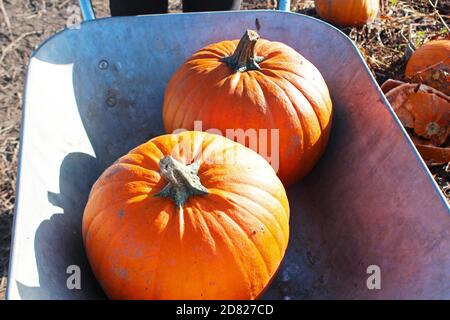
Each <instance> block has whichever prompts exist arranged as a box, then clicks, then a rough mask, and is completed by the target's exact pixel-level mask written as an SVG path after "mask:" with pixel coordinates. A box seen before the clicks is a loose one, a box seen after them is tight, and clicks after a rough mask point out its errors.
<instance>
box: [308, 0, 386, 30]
mask: <svg viewBox="0 0 450 320" xmlns="http://www.w3.org/2000/svg"><path fill="white" fill-rule="evenodd" d="M314 3H315V6H316V11H317V14H318V15H319V16H320V17H321V18H322V19H324V20H326V21H328V22H330V23H332V24H334V25H338V26H341V27H355V26H360V25H364V24H366V23H369V22H371V21H373V20H374V19H375V18H376V16H377V14H378V11H379V10H380V0H315V1H314Z"/></svg>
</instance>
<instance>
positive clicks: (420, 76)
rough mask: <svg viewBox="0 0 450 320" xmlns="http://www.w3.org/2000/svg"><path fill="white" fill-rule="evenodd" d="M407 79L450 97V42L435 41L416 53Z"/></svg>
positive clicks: (413, 55) (409, 67)
mask: <svg viewBox="0 0 450 320" xmlns="http://www.w3.org/2000/svg"><path fill="white" fill-rule="evenodd" d="M405 78H406V79H408V80H409V81H411V82H415V83H424V84H427V85H429V86H431V87H433V88H435V89H437V90H440V91H442V92H443V93H445V94H446V95H450V40H433V41H430V42H428V43H426V44H424V45H422V46H421V47H419V48H418V49H417V50H416V51H414V53H413V54H412V56H411V58H410V59H409V60H408V63H407V65H406V70H405Z"/></svg>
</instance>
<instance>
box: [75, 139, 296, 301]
mask: <svg viewBox="0 0 450 320" xmlns="http://www.w3.org/2000/svg"><path fill="white" fill-rule="evenodd" d="M288 221H289V205H288V200H287V197H286V193H285V191H284V188H283V185H282V183H281V181H280V180H279V179H278V178H277V176H276V175H275V172H274V171H273V169H272V168H271V167H270V165H269V164H268V163H267V162H266V161H265V160H264V159H263V158H262V157H261V156H259V155H258V154H256V153H255V152H253V151H252V150H250V149H248V148H245V147H244V146H242V145H240V144H238V143H236V142H233V141H231V140H228V139H226V138H224V137H221V136H218V135H213V134H208V133H203V132H195V133H194V132H183V133H180V134H172V135H164V136H160V137H157V138H154V139H152V140H150V141H149V142H147V143H144V144H143V145H141V146H139V147H137V148H135V149H134V150H132V151H130V153H128V154H127V155H125V156H123V157H121V158H120V159H119V160H117V161H116V162H115V163H114V164H113V165H112V166H111V167H109V168H108V169H107V170H106V171H105V172H104V173H103V174H102V175H101V177H100V178H99V179H98V180H97V182H96V183H95V184H94V186H93V188H92V191H91V193H90V196H89V200H88V203H87V206H86V208H85V212H84V216H83V239H84V243H85V247H86V251H87V255H88V258H89V261H90V264H91V266H92V269H93V271H94V274H95V275H96V277H97V279H98V280H99V282H100V283H101V285H102V287H103V288H104V290H105V292H106V293H107V295H108V296H109V297H110V298H113V299H254V298H256V297H258V296H259V295H260V294H261V292H262V291H263V290H264V289H265V287H266V286H267V285H268V283H269V282H270V280H271V279H272V277H273V276H274V274H275V272H276V270H277V268H278V267H279V265H280V262H281V260H282V258H283V255H284V253H285V250H286V246H287V243H288V237H289V222H288Z"/></svg>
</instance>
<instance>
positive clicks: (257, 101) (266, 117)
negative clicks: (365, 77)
mask: <svg viewBox="0 0 450 320" xmlns="http://www.w3.org/2000/svg"><path fill="white" fill-rule="evenodd" d="M258 39H259V35H258V34H257V33H256V32H255V31H251V30H248V31H247V32H246V33H245V34H244V36H243V37H242V39H241V40H240V41H237V40H234V41H222V42H219V43H216V44H212V45H209V46H207V47H205V48H203V49H201V50H200V51H198V52H196V53H195V54H194V55H193V56H192V57H190V58H189V59H188V60H187V61H186V62H185V63H184V64H183V65H182V66H181V67H180V68H179V69H178V71H177V72H176V73H175V75H174V76H173V77H172V79H171V80H170V82H169V84H168V86H167V89H166V92H165V97H164V109H163V120H164V126H165V128H166V130H167V131H168V132H173V131H174V130H176V129H178V128H185V129H189V130H193V129H196V128H195V126H194V122H195V121H196V120H201V121H202V123H201V126H202V129H203V130H208V129H218V130H219V131H218V132H220V133H222V134H223V135H225V134H226V133H227V130H229V129H242V131H244V132H247V133H248V132H255V134H256V135H257V138H258V144H259V148H257V147H255V144H252V142H251V141H250V139H245V140H243V139H242V140H241V141H240V142H242V143H245V145H246V146H249V147H251V148H252V149H254V150H255V149H256V150H258V151H259V153H260V154H261V155H262V156H264V157H265V158H266V160H268V161H270V162H271V164H272V166H273V167H274V169H275V170H276V171H277V173H278V176H279V177H280V179H281V181H282V182H283V183H284V184H285V185H286V186H288V185H290V184H292V183H294V182H295V181H297V180H298V179H300V178H302V177H303V176H305V175H306V174H307V173H308V172H309V171H310V170H311V169H312V167H313V166H314V165H315V163H316V162H317V160H318V159H319V158H320V156H321V154H322V153H323V151H324V149H325V146H326V144H327V141H328V136H329V132H330V127H331V118H332V104H331V99H330V95H329V92H328V88H327V86H326V84H325V81H324V79H323V78H322V75H321V74H320V72H319V71H318V70H317V68H316V67H314V65H313V64H312V63H310V62H309V61H308V60H306V59H305V58H304V57H303V56H301V55H300V54H299V53H298V52H296V51H295V50H294V49H292V48H290V47H288V46H287V45H285V44H283V43H280V42H272V41H268V40H262V39H260V40H258ZM272 129H275V130H279V132H278V134H279V137H277V132H276V131H274V130H272ZM196 130H197V129H196ZM252 130H254V131H252ZM268 130H271V131H268ZM272 134H273V136H272ZM227 137H229V138H233V137H230V136H229V135H228V134H227ZM234 140H236V141H239V139H236V138H235V139H234ZM265 142H267V144H266V143H265ZM262 149H264V150H265V151H267V152H263V151H262ZM277 149H278V150H277ZM256 150H255V151H256ZM270 151H272V152H270ZM274 153H275V154H274ZM276 160H279V161H276Z"/></svg>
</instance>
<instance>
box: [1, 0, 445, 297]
mask: <svg viewBox="0 0 450 320" xmlns="http://www.w3.org/2000/svg"><path fill="white" fill-rule="evenodd" d="M435 2H436V0H433V1H432V3H435ZM77 3H78V1H77V0H52V1H48V0H43V1H37V0H0V299H1V298H3V297H4V292H5V286H6V277H7V268H8V259H9V246H10V229H11V225H12V215H13V210H14V203H15V179H16V172H17V171H16V170H17V157H18V148H19V135H20V120H21V105H22V90H23V81H24V75H25V69H26V65H27V63H28V60H29V57H30V54H31V52H32V50H33V49H34V48H36V46H37V45H39V44H40V43H41V42H42V41H43V40H45V39H46V38H48V37H49V36H50V35H52V34H53V33H55V32H56V31H58V30H60V29H61V28H63V27H64V26H65V25H66V23H67V21H68V18H69V17H70V16H71V15H73V13H74V10H76V8H77ZM93 3H94V6H95V9H96V13H97V16H99V17H104V16H108V15H109V9H108V1H107V0H94V1H93ZM291 3H292V5H291V10H292V11H297V12H300V13H304V14H307V15H311V16H316V13H315V10H314V1H312V0H292V1H291ZM383 3H384V7H385V9H384V11H383V13H382V14H381V17H380V18H378V19H377V20H376V21H375V22H374V23H373V24H371V25H368V26H364V27H359V28H346V29H343V31H344V32H345V33H346V34H347V35H349V37H350V38H351V39H352V40H353V41H354V42H355V43H356V45H357V46H358V48H359V49H360V50H361V52H362V53H363V55H364V56H365V57H366V61H367V63H368V65H369V67H370V68H371V70H372V71H373V73H374V74H375V76H376V78H377V80H378V82H379V83H380V84H381V83H382V82H384V81H385V80H386V79H388V78H393V79H402V78H403V70H404V66H405V62H406V58H407V57H408V55H409V54H410V52H411V47H413V46H418V45H420V44H422V43H424V42H426V41H428V40H430V39H433V38H436V37H439V36H440V37H443V36H445V35H447V36H448V35H449V33H448V31H447V28H446V27H445V25H444V23H443V21H444V22H445V23H446V24H447V25H448V24H450V1H443V0H440V1H437V7H436V8H433V6H432V5H431V4H430V2H429V1H428V0H410V1H407V0H395V1H393V0H383ZM388 3H390V4H391V5H390V6H387V4H388ZM170 4H171V5H170V11H171V12H178V11H180V9H181V1H180V0H176V1H173V0H172V1H170ZM393 4H395V5H393ZM275 6H276V1H275V0H246V1H243V3H242V8H243V9H273V8H275ZM437 12H438V13H437ZM430 169H431V172H432V173H433V175H434V176H435V179H436V181H437V182H438V184H439V185H440V186H441V188H442V190H443V192H444V193H445V194H446V195H447V196H448V197H449V198H450V191H449V190H450V169H449V168H448V165H445V166H439V167H432V168H430Z"/></svg>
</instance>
